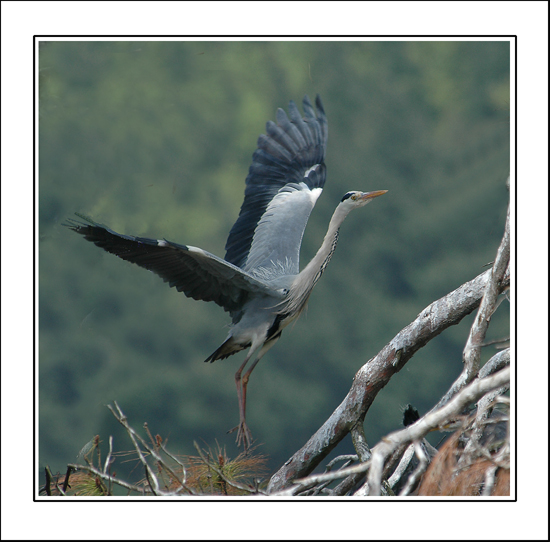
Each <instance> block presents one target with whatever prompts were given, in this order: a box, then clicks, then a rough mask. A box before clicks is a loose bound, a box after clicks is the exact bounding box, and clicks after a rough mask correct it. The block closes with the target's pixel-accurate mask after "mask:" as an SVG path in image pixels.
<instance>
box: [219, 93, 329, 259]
mask: <svg viewBox="0 0 550 542" xmlns="http://www.w3.org/2000/svg"><path fill="white" fill-rule="evenodd" d="M315 105H316V106H317V114H316V113H315V110H314V109H313V105H312V104H311V102H310V100H309V98H308V97H307V96H305V97H304V100H303V109H304V116H303V117H302V116H301V115H300V112H299V111H298V107H297V106H296V104H295V103H294V102H293V101H291V102H290V104H289V107H288V110H289V116H287V114H286V113H285V112H284V111H283V110H282V109H279V110H278V111H277V114H276V120H277V123H276V124H275V123H274V122H272V121H269V122H268V123H267V124H266V132H267V134H265V135H261V136H260V137H259V138H258V148H257V149H256V151H255V152H254V154H253V156H252V165H251V166H250V169H249V171H248V176H247V178H246V188H245V193H244V195H245V197H244V202H243V204H242V207H241V211H240V214H239V218H238V219H237V221H236V222H235V224H234V226H233V228H232V229H231V232H230V233H229V237H228V239H227V243H226V245H225V250H226V254H225V259H226V261H228V262H231V263H232V264H234V265H236V266H238V267H243V266H244V265H245V264H246V260H247V258H248V254H249V252H250V247H251V245H252V240H253V237H254V232H255V230H256V226H257V225H258V222H259V221H260V219H261V218H262V216H263V215H264V213H265V210H266V208H267V206H268V205H269V203H270V202H271V200H272V199H273V198H274V197H275V196H276V195H277V194H278V192H279V190H280V189H281V188H283V187H284V186H285V185H287V184H289V183H296V184H298V183H300V182H304V183H306V185H307V186H308V187H309V189H313V188H323V186H324V184H325V171H326V170H325V167H324V158H325V151H326V145H327V136H328V124H327V119H326V116H325V111H324V109H323V104H322V102H321V99H320V97H319V96H317V98H316V100H315ZM316 164H321V167H320V168H318V170H317V172H316V174H313V175H312V174H310V175H308V176H307V177H304V175H305V173H306V172H307V171H308V170H309V168H311V167H312V166H314V165H316Z"/></svg>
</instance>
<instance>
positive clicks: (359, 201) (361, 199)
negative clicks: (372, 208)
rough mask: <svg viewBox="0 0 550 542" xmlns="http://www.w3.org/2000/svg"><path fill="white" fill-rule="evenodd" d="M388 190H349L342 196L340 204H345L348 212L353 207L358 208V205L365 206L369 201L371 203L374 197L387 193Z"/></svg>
mask: <svg viewBox="0 0 550 542" xmlns="http://www.w3.org/2000/svg"><path fill="white" fill-rule="evenodd" d="M386 192H387V190H375V191H374V192H357V191H352V192H348V193H347V194H345V195H344V197H343V198H342V201H341V203H340V205H343V206H344V205H345V206H346V207H347V210H348V212H349V211H351V209H356V208H357V207H363V206H364V205H366V204H367V203H370V202H371V201H372V200H373V199H374V198H377V197H378V196H381V195H382V194H385V193H386Z"/></svg>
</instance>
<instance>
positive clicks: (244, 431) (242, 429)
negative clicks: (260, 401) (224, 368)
mask: <svg viewBox="0 0 550 542" xmlns="http://www.w3.org/2000/svg"><path fill="white" fill-rule="evenodd" d="M253 353H254V352H253V351H252V349H250V351H249V352H248V354H247V356H246V358H245V360H244V362H243V364H242V365H241V366H240V367H239V370H238V371H237V372H236V373H235V384H236V386H237V400H238V402H239V425H237V426H236V427H233V429H230V430H229V431H228V433H233V431H235V429H238V431H237V446H240V445H241V442H242V443H243V444H244V449H245V451H246V450H247V449H248V448H249V446H250V443H251V442H252V434H251V433H250V430H249V429H248V426H247V425H246V396H245V397H244V398H243V389H242V383H241V373H242V372H243V370H244V368H245V366H246V364H247V363H248V361H249V360H250V357H251V355H252V354H253ZM254 365H256V362H254ZM247 374H248V373H247Z"/></svg>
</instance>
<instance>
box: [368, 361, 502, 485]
mask: <svg viewBox="0 0 550 542" xmlns="http://www.w3.org/2000/svg"><path fill="white" fill-rule="evenodd" d="M509 382H510V367H506V368H504V369H501V370H500V371H499V372H498V373H496V374H494V375H491V376H488V377H486V378H482V379H478V380H475V381H474V382H472V383H470V384H469V385H468V386H467V387H466V388H464V389H463V390H461V391H460V392H459V393H458V394H457V395H455V397H454V398H453V399H451V401H449V402H448V403H447V404H446V405H444V406H443V407H440V408H439V409H438V410H436V411H433V410H432V411H430V412H429V413H428V414H426V415H425V416H423V417H422V418H420V420H418V421H417V422H415V423H414V424H412V425H410V426H408V427H406V428H405V429H402V430H401V431H396V432H394V433H390V434H389V435H388V436H386V437H384V439H383V440H382V441H381V442H380V443H379V444H377V445H376V446H375V447H374V448H373V450H372V458H371V461H370V466H371V467H370V470H369V476H368V483H369V486H370V492H369V494H370V495H380V484H381V480H382V473H383V467H384V463H385V460H386V458H387V457H388V456H389V455H390V454H392V453H393V452H394V451H395V450H396V449H397V448H398V447H399V446H401V445H403V443H408V442H413V441H417V440H420V439H422V438H424V437H425V436H426V435H427V434H428V433H429V432H430V431H432V430H434V429H437V428H438V427H439V426H440V425H441V424H442V423H445V422H446V421H447V420H449V419H451V418H452V417H454V416H457V415H458V414H459V413H460V412H461V411H462V410H463V409H464V408H465V407H467V406H468V405H469V404H470V403H472V402H475V401H477V400H478V399H480V398H481V397H483V396H484V395H485V394H486V393H487V392H490V391H491V390H494V389H495V388H499V387H501V386H504V385H506V384H508V383H509Z"/></svg>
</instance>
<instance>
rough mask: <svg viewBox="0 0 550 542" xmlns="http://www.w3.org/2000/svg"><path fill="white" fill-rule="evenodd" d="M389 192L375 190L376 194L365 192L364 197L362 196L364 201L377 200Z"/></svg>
mask: <svg viewBox="0 0 550 542" xmlns="http://www.w3.org/2000/svg"><path fill="white" fill-rule="evenodd" d="M386 192H387V190H375V191H374V192H363V195H362V196H361V199H362V200H368V199H373V198H377V197H378V196H381V195H382V194H385V193H386Z"/></svg>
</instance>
